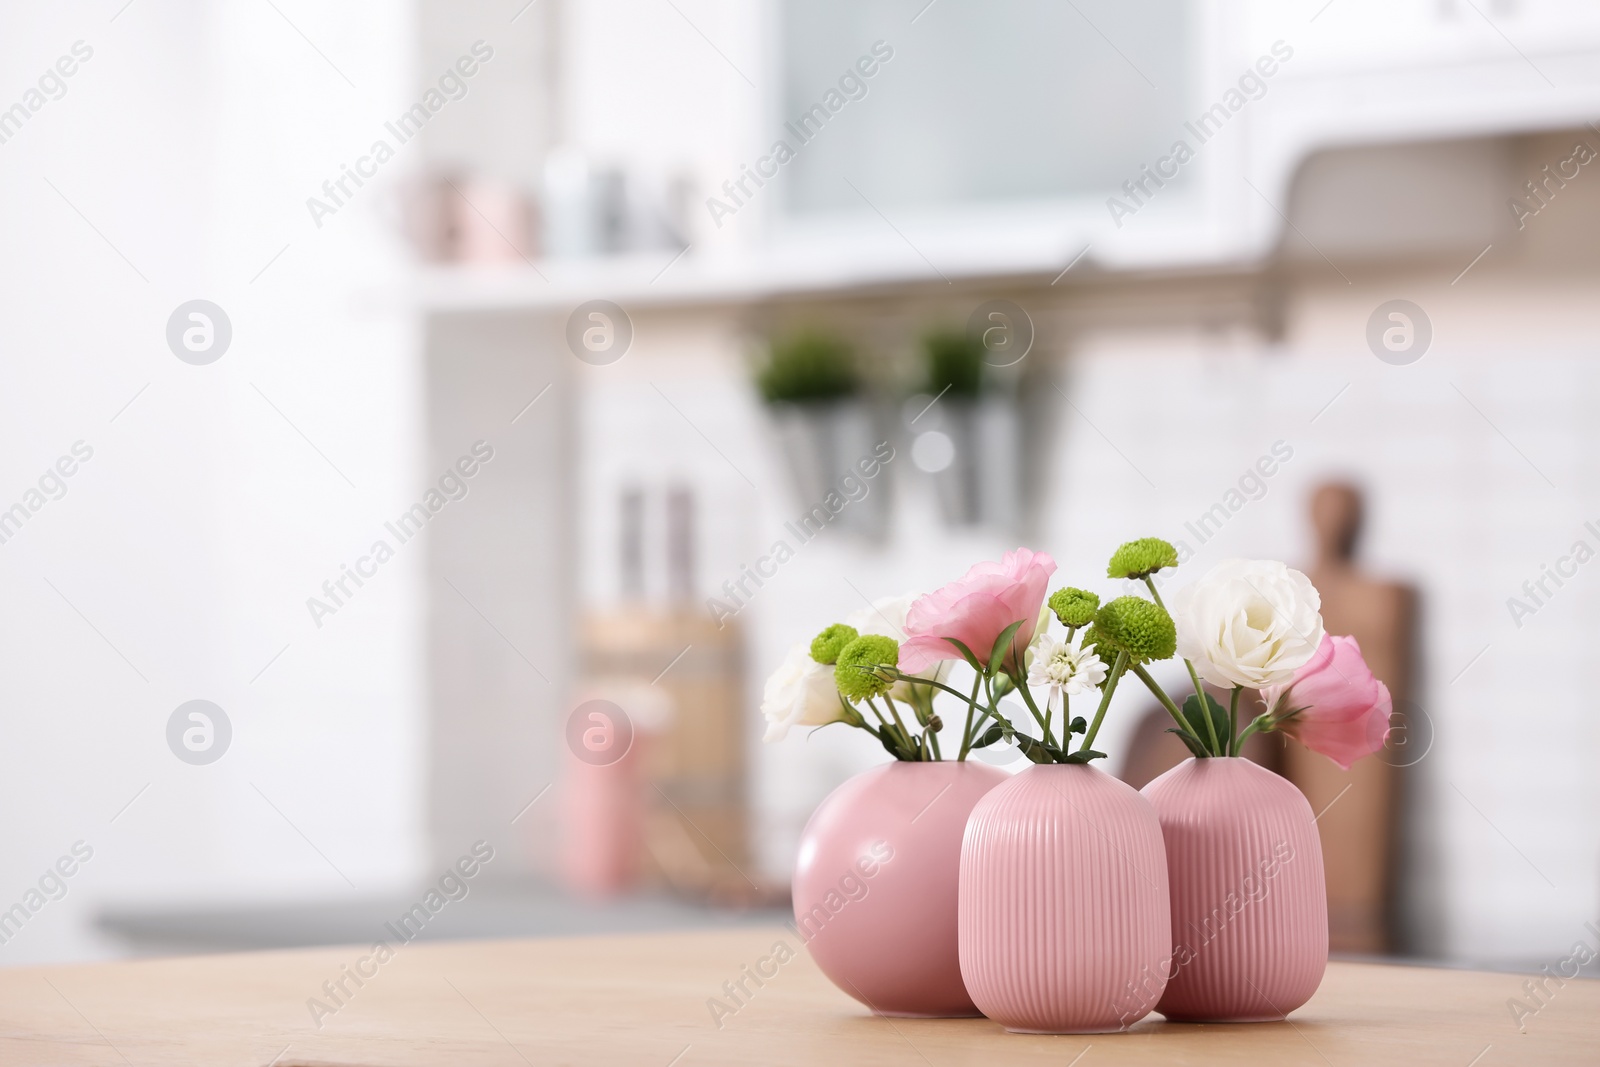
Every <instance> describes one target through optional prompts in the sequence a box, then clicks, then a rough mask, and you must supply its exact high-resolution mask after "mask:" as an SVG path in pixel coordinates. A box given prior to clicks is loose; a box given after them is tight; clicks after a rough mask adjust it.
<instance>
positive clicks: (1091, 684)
mask: <svg viewBox="0 0 1600 1067" xmlns="http://www.w3.org/2000/svg"><path fill="white" fill-rule="evenodd" d="M1105 680H1106V664H1105V661H1104V660H1102V659H1101V658H1100V657H1099V656H1098V655H1096V654H1095V652H1094V648H1093V646H1091V647H1090V648H1088V649H1083V648H1074V647H1072V646H1071V645H1069V644H1066V643H1065V642H1062V641H1057V640H1056V639H1055V638H1053V637H1050V636H1045V637H1044V638H1042V639H1041V640H1039V641H1037V642H1035V644H1034V649H1033V662H1032V663H1031V664H1029V666H1028V685H1029V686H1030V687H1032V688H1036V689H1037V688H1040V687H1043V688H1044V689H1045V691H1046V697H1045V706H1046V707H1056V706H1057V705H1058V704H1059V703H1060V698H1061V697H1062V696H1063V695H1065V696H1069V697H1075V696H1082V695H1084V694H1085V693H1092V692H1094V691H1095V689H1096V688H1097V687H1098V686H1099V685H1100V683H1101V682H1103V681H1105Z"/></svg>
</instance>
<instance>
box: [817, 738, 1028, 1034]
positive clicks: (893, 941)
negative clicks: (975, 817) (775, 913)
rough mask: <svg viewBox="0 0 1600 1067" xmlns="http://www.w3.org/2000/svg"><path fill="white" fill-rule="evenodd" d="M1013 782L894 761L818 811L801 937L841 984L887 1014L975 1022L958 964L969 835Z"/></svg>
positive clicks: (984, 771) (989, 770)
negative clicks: (987, 802) (998, 792)
mask: <svg viewBox="0 0 1600 1067" xmlns="http://www.w3.org/2000/svg"><path fill="white" fill-rule="evenodd" d="M1005 780H1006V774H1005V772H1004V771H1000V770H997V769H995V768H994V767H990V766H987V765H985V764H982V763H967V762H960V763H958V762H954V761H947V762H934V763H900V762H896V763H890V764H887V765H885V766H882V767H874V768H873V769H872V770H870V771H866V772H865V773H863V774H858V775H856V776H855V777H854V778H852V779H850V780H849V781H848V782H845V783H844V784H843V785H841V786H840V787H839V788H837V789H835V790H834V791H833V792H832V793H829V794H828V796H827V798H826V799H825V800H823V802H822V803H821V804H820V805H818V807H817V810H816V811H815V812H813V813H812V815H811V820H810V821H809V822H808V823H806V828H805V832H804V833H803V834H802V835H801V837H800V856H799V859H798V860H797V861H796V863H795V871H794V919H795V930H796V933H798V934H799V936H800V938H801V939H802V940H804V941H805V942H806V944H807V946H808V947H809V949H810V951H811V957H812V959H814V960H816V963H817V966H818V967H820V968H821V969H822V973H823V974H825V975H827V976H828V977H829V978H830V979H832V981H833V984H834V985H836V986H838V987H839V988H840V989H842V990H844V991H845V992H846V993H848V994H850V995H851V996H852V997H855V998H856V999H857V1000H859V1001H860V1002H861V1003H863V1004H865V1005H866V1006H867V1007H869V1008H871V1009H872V1010H873V1011H875V1012H877V1013H878V1014H880V1015H909V1016H924V1017H932V1016H962V1015H976V1014H977V1013H978V1012H977V1009H976V1008H975V1007H973V1004H972V998H971V997H969V996H968V995H967V990H966V987H965V986H963V985H962V983H961V966H960V963H959V961H958V959H957V954H956V885H957V880H958V878H959V871H960V862H961V835H962V832H963V831H964V830H965V828H966V825H967V816H968V814H970V813H971V811H972V806H973V805H974V804H976V803H977V802H978V800H979V799H980V798H981V797H982V796H983V795H984V794H985V793H987V792H988V791H989V790H991V789H993V788H994V787H995V786H997V785H999V784H1000V783H1002V782H1004V781H1005Z"/></svg>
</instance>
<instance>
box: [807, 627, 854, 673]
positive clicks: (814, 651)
mask: <svg viewBox="0 0 1600 1067" xmlns="http://www.w3.org/2000/svg"><path fill="white" fill-rule="evenodd" d="M860 636H861V635H860V634H858V633H857V632H856V628H855V627H854V626H846V625H845V624H844V623H842V622H836V623H834V624H833V625H832V626H830V627H828V628H827V629H826V630H824V631H822V632H821V633H820V634H818V635H817V636H815V637H813V638H812V639H811V658H812V659H814V660H816V661H817V662H818V663H827V664H833V663H837V662H838V661H839V653H840V652H843V651H844V646H845V645H848V644H849V643H850V642H851V641H854V640H855V639H856V638H857V637H860Z"/></svg>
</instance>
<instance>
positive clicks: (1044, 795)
mask: <svg viewBox="0 0 1600 1067" xmlns="http://www.w3.org/2000/svg"><path fill="white" fill-rule="evenodd" d="M1170 914H1171V913H1170V906H1169V903H1168V900H1167V854H1166V850H1165V848H1164V847H1163V845H1162V841H1161V827H1160V825H1159V823H1157V821H1156V813H1155V811H1153V810H1152V809H1151V807H1150V804H1149V802H1148V801H1146V800H1145V798H1144V797H1142V796H1140V795H1139V794H1138V793H1136V792H1135V791H1134V790H1133V789H1132V788H1131V787H1129V786H1128V785H1126V784H1125V783H1123V782H1120V781H1118V780H1117V779H1115V778H1113V777H1111V776H1110V775H1108V774H1105V773H1104V772H1102V771H1098V770H1096V769H1095V768H1093V767H1091V766H1088V765H1074V764H1041V765H1039V766H1036V767H1030V768H1028V769H1027V770H1025V771H1023V772H1022V773H1021V774H1018V775H1017V776H1016V777H1014V778H1012V779H1011V780H1010V781H1009V782H1007V783H1006V784H1005V785H1002V786H1000V787H999V788H997V789H995V790H994V791H993V792H991V793H990V794H989V795H988V796H986V797H984V798H983V799H982V800H981V801H979V802H978V804H977V806H976V807H975V808H973V809H972V817H971V818H970V819H968V820H967V833H966V838H965V840H964V841H963V843H962V846H961V975H962V977H963V978H964V979H966V983H967V990H968V992H970V993H971V994H972V999H973V1001H974V1002H975V1003H976V1004H977V1005H978V1008H979V1010H981V1011H982V1012H983V1013H984V1014H985V1015H987V1016H989V1018H991V1019H993V1020H995V1021H996V1022H998V1023H999V1024H1000V1025H1002V1026H1004V1027H1005V1028H1006V1029H1007V1030H1014V1031H1018V1032H1020V1033H1032V1034H1095V1033H1105V1032H1109V1031H1113V1030H1122V1029H1126V1028H1127V1027H1128V1026H1130V1025H1132V1024H1133V1023H1135V1022H1137V1021H1138V1020H1139V1019H1141V1018H1143V1017H1144V1016H1145V1015H1146V1014H1148V1013H1149V1012H1150V1010H1151V1009H1152V1008H1154V1007H1155V1005H1156V1001H1157V1000H1159V999H1160V997H1161V991H1162V987H1163V985H1164V984H1165V982H1166V969H1165V962H1166V958H1167V956H1168V955H1169V953H1170V950H1171V948H1172V929H1171V926H1170Z"/></svg>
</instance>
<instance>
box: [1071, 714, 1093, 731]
mask: <svg viewBox="0 0 1600 1067" xmlns="http://www.w3.org/2000/svg"><path fill="white" fill-rule="evenodd" d="M1088 732H1089V723H1088V721H1087V720H1086V719H1084V717H1083V716H1082V715H1079V716H1077V717H1075V718H1074V719H1073V720H1072V723H1071V725H1070V726H1068V727H1067V733H1069V734H1082V733H1088Z"/></svg>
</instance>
